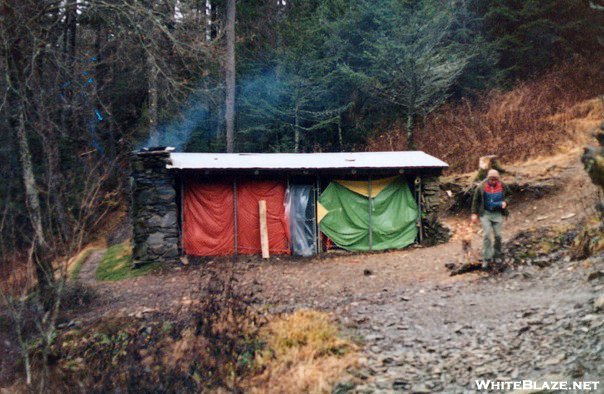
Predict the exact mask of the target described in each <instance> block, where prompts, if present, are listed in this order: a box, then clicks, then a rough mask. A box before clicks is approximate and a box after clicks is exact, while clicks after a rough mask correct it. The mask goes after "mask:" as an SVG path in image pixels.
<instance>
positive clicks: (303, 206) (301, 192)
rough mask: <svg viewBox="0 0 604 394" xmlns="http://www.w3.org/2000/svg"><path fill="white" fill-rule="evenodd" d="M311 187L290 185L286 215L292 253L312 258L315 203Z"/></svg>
mask: <svg viewBox="0 0 604 394" xmlns="http://www.w3.org/2000/svg"><path fill="white" fill-rule="evenodd" d="M313 194H314V190H313V186H312V185H296V184H290V185H289V189H288V191H287V202H286V214H287V216H288V218H289V228H290V234H291V245H292V253H293V254H294V255H296V256H312V255H313V254H315V253H316V243H315V240H316V221H315V201H314V195H313Z"/></svg>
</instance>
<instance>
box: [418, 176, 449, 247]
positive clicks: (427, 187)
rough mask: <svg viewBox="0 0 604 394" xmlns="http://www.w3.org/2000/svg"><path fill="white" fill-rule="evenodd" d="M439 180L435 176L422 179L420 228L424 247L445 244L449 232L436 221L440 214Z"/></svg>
mask: <svg viewBox="0 0 604 394" xmlns="http://www.w3.org/2000/svg"><path fill="white" fill-rule="evenodd" d="M440 197H441V190H440V179H439V177H437V176H433V177H424V178H422V198H421V203H422V228H423V241H422V243H423V244H425V245H436V244H440V243H444V242H447V241H448V240H449V238H451V232H450V231H449V229H448V228H446V227H445V226H443V224H442V223H441V222H440V221H439V220H438V215H439V213H440Z"/></svg>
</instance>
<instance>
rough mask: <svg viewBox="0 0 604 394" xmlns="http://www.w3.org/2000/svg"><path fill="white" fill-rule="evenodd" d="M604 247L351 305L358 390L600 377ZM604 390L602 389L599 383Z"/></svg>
mask: <svg viewBox="0 0 604 394" xmlns="http://www.w3.org/2000/svg"><path fill="white" fill-rule="evenodd" d="M597 269H599V270H603V269H604V256H601V257H600V258H599V259H592V260H591V261H590V262H589V264H586V263H577V262H564V261H560V262H558V263H557V264H556V265H555V266H553V267H548V268H546V269H539V268H534V267H523V268H522V269H520V270H518V271H512V272H509V273H506V274H504V275H501V276H497V277H490V278H483V279H480V280H477V281H473V282H470V283H462V282H459V283H454V284H451V285H444V286H443V285H434V286H421V285H418V286H411V287H406V288H404V289H400V290H399V291H396V292H389V293H388V297H385V298H382V299H381V300H375V299H367V300H361V301H359V302H355V303H353V304H351V305H350V306H349V307H347V308H346V310H343V311H341V312H342V314H341V316H344V317H343V321H344V322H345V323H346V324H348V325H349V326H350V327H355V328H356V329H357V330H358V331H359V332H360V333H361V335H363V337H364V338H365V341H366V346H365V351H364V353H365V355H364V359H363V363H364V365H365V367H364V368H362V369H361V371H360V373H359V377H360V378H361V379H362V380H365V381H366V383H365V384H362V385H361V386H359V387H357V391H358V392H368V393H369V392H392V391H401V392H419V393H424V392H459V393H467V392H473V391H474V390H476V386H475V385H474V380H476V379H496V380H510V379H514V380H519V379H520V380H522V379H532V380H540V379H544V378H546V377H547V376H550V378H547V379H551V380H569V381H571V380H599V381H602V382H603V384H604V380H603V379H602V378H604V341H603V340H604V314H603V313H602V311H599V312H598V311H596V310H595V309H594V306H593V302H594V299H595V298H596V297H597V296H598V295H602V294H604V281H602V280H601V279H600V280H597V279H595V280H592V281H588V280H587V277H588V273H589V272H593V271H594V270H597ZM599 392H602V391H599Z"/></svg>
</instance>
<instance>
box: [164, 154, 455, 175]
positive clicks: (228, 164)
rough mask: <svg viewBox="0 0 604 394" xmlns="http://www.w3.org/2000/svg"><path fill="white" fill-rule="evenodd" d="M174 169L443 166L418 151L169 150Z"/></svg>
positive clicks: (444, 164)
mask: <svg viewBox="0 0 604 394" xmlns="http://www.w3.org/2000/svg"><path fill="white" fill-rule="evenodd" d="M170 158H171V159H172V165H171V166H168V168H176V169H210V170H218V169H220V170H226V169H232V170H245V169H260V170H262V169H264V170H267V169H270V170H278V169H329V168H332V169H336V168H418V167H421V168H445V167H448V166H449V165H448V164H447V163H445V162H444V161H442V160H439V159H437V158H436V157H434V156H430V155H428V154H426V153H424V152H421V151H404V152H338V153H174V152H172V153H170Z"/></svg>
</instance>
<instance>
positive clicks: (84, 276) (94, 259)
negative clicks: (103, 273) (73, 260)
mask: <svg viewBox="0 0 604 394" xmlns="http://www.w3.org/2000/svg"><path fill="white" fill-rule="evenodd" d="M105 251H106V249H97V250H94V251H93V252H92V253H90V256H88V258H87V259H86V262H85V263H84V264H83V265H82V268H81V269H80V272H79V274H78V280H79V281H80V282H81V283H83V284H85V285H89V286H93V285H95V283H96V279H95V274H96V269H97V268H98V266H99V263H100V262H101V258H102V257H103V254H105Z"/></svg>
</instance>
